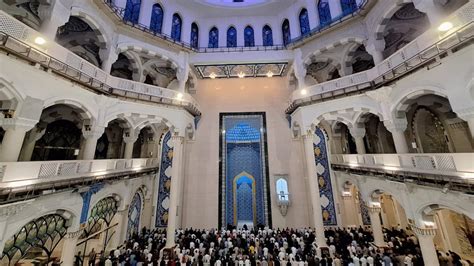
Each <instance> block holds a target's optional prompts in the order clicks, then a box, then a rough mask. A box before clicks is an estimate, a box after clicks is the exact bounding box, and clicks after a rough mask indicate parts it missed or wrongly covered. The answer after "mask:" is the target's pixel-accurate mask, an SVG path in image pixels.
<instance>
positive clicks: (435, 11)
mask: <svg viewBox="0 0 474 266" xmlns="http://www.w3.org/2000/svg"><path fill="white" fill-rule="evenodd" d="M434 2H435V1H433V0H415V1H413V4H414V5H415V8H416V9H418V10H419V11H421V12H423V13H425V14H426V16H428V19H429V20H430V23H431V26H434V27H438V26H439V25H438V24H440V23H441V21H442V20H443V18H444V17H445V15H444V14H443V9H442V7H437V6H436V5H435V3H434Z"/></svg>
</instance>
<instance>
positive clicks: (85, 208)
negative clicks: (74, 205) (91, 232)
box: [79, 183, 104, 224]
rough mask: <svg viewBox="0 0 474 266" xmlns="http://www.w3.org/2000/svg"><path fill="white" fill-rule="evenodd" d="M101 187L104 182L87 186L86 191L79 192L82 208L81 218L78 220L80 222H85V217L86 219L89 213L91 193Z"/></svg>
mask: <svg viewBox="0 0 474 266" xmlns="http://www.w3.org/2000/svg"><path fill="white" fill-rule="evenodd" d="M103 187H104V183H98V184H94V185H92V186H91V187H89V189H88V190H87V191H85V192H82V193H81V197H82V210H81V219H80V220H79V222H80V223H81V224H85V223H87V219H88V217H87V216H88V214H89V208H90V204H91V197H92V195H94V194H95V193H97V192H99V191H100V190H101V189H102V188H103Z"/></svg>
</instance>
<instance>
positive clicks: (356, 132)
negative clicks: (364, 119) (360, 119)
mask: <svg viewBox="0 0 474 266" xmlns="http://www.w3.org/2000/svg"><path fill="white" fill-rule="evenodd" d="M350 132H351V135H352V137H354V140H355V144H356V148H357V154H366V151H365V143H364V136H365V128H359V127H353V128H351V129H350Z"/></svg>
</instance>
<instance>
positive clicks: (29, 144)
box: [20, 127, 46, 161]
mask: <svg viewBox="0 0 474 266" xmlns="http://www.w3.org/2000/svg"><path fill="white" fill-rule="evenodd" d="M44 133H46V129H40V128H37V127H34V128H33V129H32V130H30V132H29V133H28V134H27V136H26V138H25V141H24V144H23V148H22V150H21V154H20V161H31V156H32V155H33V151H34V150H35V145H36V142H37V141H38V140H40V139H41V138H42V137H43V136H44Z"/></svg>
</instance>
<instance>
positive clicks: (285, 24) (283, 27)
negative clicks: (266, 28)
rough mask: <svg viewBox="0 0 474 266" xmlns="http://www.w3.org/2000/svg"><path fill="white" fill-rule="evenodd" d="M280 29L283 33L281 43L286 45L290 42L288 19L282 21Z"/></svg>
mask: <svg viewBox="0 0 474 266" xmlns="http://www.w3.org/2000/svg"><path fill="white" fill-rule="evenodd" d="M281 31H282V33H283V44H284V45H288V44H289V43H290V42H291V32H290V22H289V21H288V19H285V20H284V21H283V24H282V25H281Z"/></svg>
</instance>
